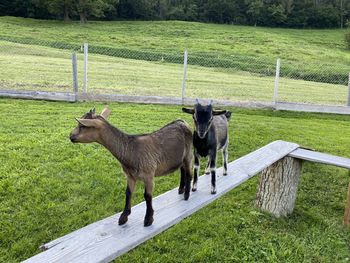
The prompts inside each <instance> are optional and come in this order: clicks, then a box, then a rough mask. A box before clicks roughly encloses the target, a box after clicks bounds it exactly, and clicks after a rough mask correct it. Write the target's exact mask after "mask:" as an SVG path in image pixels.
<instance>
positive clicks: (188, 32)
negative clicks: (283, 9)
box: [0, 17, 350, 85]
mask: <svg viewBox="0 0 350 263" xmlns="http://www.w3.org/2000/svg"><path fill="white" fill-rule="evenodd" d="M345 32H346V31H345V30H340V29H333V30H300V29H276V28H259V27H248V26H233V25H216V24H203V23H194V22H180V21H152V22H150V21H126V22H125V21H117V22H90V23H89V24H87V25H84V26H82V25H80V24H79V23H77V22H70V23H64V22H61V21H46V20H33V19H23V18H13V17H2V18H0V39H9V40H11V41H15V42H16V41H17V42H18V43H24V44H28V43H31V44H38V45H43V46H54V47H58V48H66V49H69V50H72V49H74V50H78V49H79V48H80V46H81V44H82V43H83V42H85V41H88V42H89V45H90V52H91V53H96V54H104V55H109V56H116V57H123V58H131V59H139V60H151V61H157V60H160V59H161V58H163V59H165V61H168V62H172V63H178V64H179V63H180V64H181V63H182V54H183V51H184V50H185V49H188V50H189V64H193V65H199V66H205V67H229V68H236V69H238V70H243V71H249V72H253V73H260V74H264V75H273V74H274V73H273V71H268V70H266V68H267V67H269V66H271V65H272V67H273V66H274V62H275V60H276V58H278V57H279V58H281V59H282V65H283V68H284V71H281V74H282V76H285V77H289V78H297V79H304V80H314V81H319V82H326V83H335V84H343V85H346V84H347V80H348V71H349V66H350V63H349V61H350V54H349V52H348V51H347V50H346V44H345V41H344V33H345ZM320 65H322V66H320Z"/></svg>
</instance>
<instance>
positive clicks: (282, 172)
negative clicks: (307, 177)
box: [256, 156, 302, 217]
mask: <svg viewBox="0 0 350 263" xmlns="http://www.w3.org/2000/svg"><path fill="white" fill-rule="evenodd" d="M301 167H302V161H301V160H300V159H296V158H293V157H288V156H287V157H284V158H282V159H281V160H279V161H277V162H275V163H274V164H272V165H271V166H269V167H267V168H266V169H264V170H263V171H262V174H261V177H260V184H259V189H258V193H257V198H256V205H257V207H259V208H260V209H261V210H264V211H267V212H269V213H271V214H273V215H274V216H276V217H281V216H287V215H289V214H291V213H292V212H293V209H294V204H295V199H296V195H297V190H298V183H299V179H300V174H301Z"/></svg>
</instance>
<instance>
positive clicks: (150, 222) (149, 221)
mask: <svg viewBox="0 0 350 263" xmlns="http://www.w3.org/2000/svg"><path fill="white" fill-rule="evenodd" d="M152 223H153V217H152V216H151V217H147V218H145V221H144V224H143V225H144V226H145V227H147V226H150V225H152Z"/></svg>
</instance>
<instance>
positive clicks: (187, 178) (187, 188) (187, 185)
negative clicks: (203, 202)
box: [183, 160, 198, 200]
mask: <svg viewBox="0 0 350 263" xmlns="http://www.w3.org/2000/svg"><path fill="white" fill-rule="evenodd" d="M183 169H184V172H185V194H184V199H185V200H188V198H189V197H190V192H191V181H192V175H191V160H185V161H184V164H183ZM197 179H198V177H197ZM192 190H193V189H192Z"/></svg>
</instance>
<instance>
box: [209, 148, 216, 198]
mask: <svg viewBox="0 0 350 263" xmlns="http://www.w3.org/2000/svg"><path fill="white" fill-rule="evenodd" d="M210 173H211V194H216V149H215V150H214V151H212V152H211V153H210Z"/></svg>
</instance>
